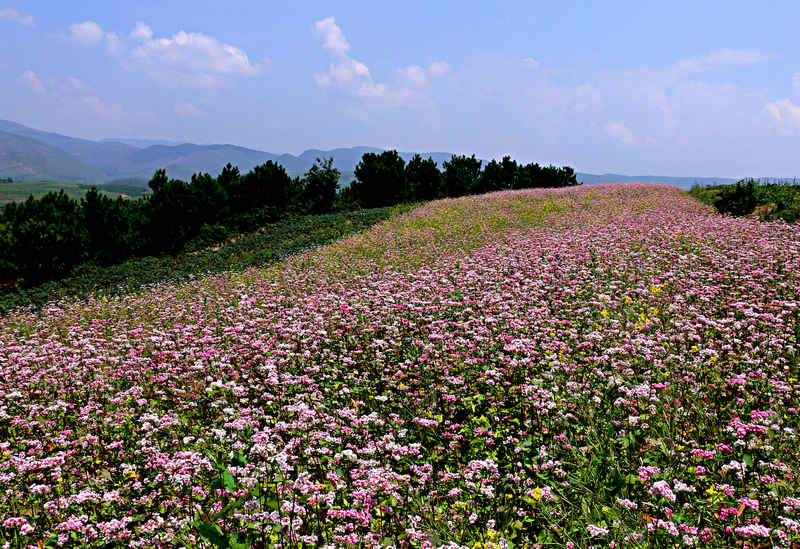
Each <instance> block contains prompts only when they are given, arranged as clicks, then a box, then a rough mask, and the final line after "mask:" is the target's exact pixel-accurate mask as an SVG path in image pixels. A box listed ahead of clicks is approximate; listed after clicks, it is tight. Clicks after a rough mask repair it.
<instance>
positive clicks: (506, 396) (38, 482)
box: [0, 185, 800, 549]
mask: <svg viewBox="0 0 800 549" xmlns="http://www.w3.org/2000/svg"><path fill="white" fill-rule="evenodd" d="M797 235H798V233H797V227H793V226H789V225H786V224H783V223H761V222H759V221H757V220H753V219H744V218H732V217H724V216H720V215H717V214H716V213H714V212H713V210H712V209H711V208H709V207H708V206H704V205H701V204H699V203H697V202H696V201H694V200H693V199H691V198H690V197H688V196H687V195H686V193H683V192H681V191H680V190H679V189H677V188H675V187H674V186H673V187H667V186H664V185H600V186H595V187H578V188H571V189H564V190H529V191H516V192H502V193H494V194H491V195H483V196H473V197H466V198H460V199H453V200H442V201H437V202H433V203H429V204H426V205H423V206H422V207H420V208H417V209H415V210H414V211H411V212H409V213H406V214H404V215H402V216H398V217H394V218H391V219H389V220H387V221H386V222H384V223H381V224H380V225H378V226H376V227H374V228H373V229H370V230H368V231H365V232H362V233H359V234H357V235H354V236H352V237H350V238H348V239H346V240H340V241H338V242H335V243H333V244H332V245H330V246H326V247H322V248H318V249H314V250H309V251H307V252H305V253H302V254H300V255H298V256H294V257H291V258H289V259H287V260H285V261H282V262H280V263H277V264H275V265H272V266H270V267H268V268H265V269H251V270H245V271H239V272H234V273H219V274H216V275H213V276H208V277H198V278H194V279H191V280H188V281H184V282H182V283H173V284H160V285H155V286H153V287H150V288H147V289H145V290H143V291H138V292H135V293H131V294H127V295H124V296H117V297H110V298H91V299H87V300H82V301H69V300H65V301H61V302H56V303H51V304H49V305H48V306H47V307H45V308H44V310H42V311H25V310H23V311H14V312H12V313H11V314H9V315H6V316H4V317H2V318H0V348H2V349H8V350H9V352H8V353H6V354H5V355H3V356H2V358H0V395H1V396H2V397H3V401H2V402H3V405H2V407H0V412H2V414H0V419H2V424H1V425H2V427H3V429H4V432H3V443H2V444H3V446H2V455H3V459H2V460H1V461H0V472H1V473H2V474H0V512H3V513H4V514H5V516H8V517H12V518H13V520H7V521H6V528H4V529H0V543H3V542H5V543H7V544H8V545H9V546H10V545H11V544H12V543H13V544H14V545H15V546H29V545H31V546H34V547H35V546H36V544H37V542H41V540H47V543H48V544H49V545H54V543H50V541H49V540H53V541H55V540H57V539H58V536H59V535H63V536H64V537H63V538H62V539H65V540H67V541H70V540H75V539H79V541H81V542H82V546H84V547H87V548H89V547H90V548H99V547H106V546H108V545H109V541H108V540H109V539H112V541H113V542H119V541H125V542H126V545H133V546H141V547H156V546H166V545H178V544H180V545H186V546H193V547H195V546H214V547H266V546H272V545H280V546H281V547H286V546H299V545H301V544H303V545H308V546H337V547H338V546H356V545H364V546H370V547H380V546H387V545H390V544H391V545H394V546H396V547H399V546H401V545H402V546H412V547H413V546H426V547H432V548H434V547H436V548H445V547H480V548H484V549H489V548H492V549H494V548H503V547H515V548H518V547H533V546H540V547H589V546H595V547H599V546H603V547H626V548H633V547H635V548H643V547H675V546H677V545H680V546H682V547H703V548H704V549H723V548H730V547H752V548H755V547H781V548H786V549H789V548H791V547H796V546H797V544H798V543H800V526H799V525H798V520H799V519H800V483H798V482H797V471H798V470H800V453H798V451H797V448H798V447H799V446H800V413H798V402H800V382H799V381H798V377H800V369H798V361H797V339H798V333H797V317H798V310H797V308H798V307H797V288H798V285H800V239H798V238H797ZM87 456H88V457H87ZM56 475H58V476H57V477H56ZM32 487H33V488H32ZM53 502H55V503H53ZM63 502H66V503H63ZM59 503H63V505H62V509H61V512H60V513H53V512H50V508H51V507H53V506H54V505H59ZM64 507H68V509H67V510H66V511H65V510H64V509H63V508H64ZM65 524H66V525H67V526H65ZM68 528H71V529H72V530H71V531H69V530H68ZM76 530H77V531H78V532H77V533H76ZM90 533H91V535H90ZM95 533H96V535H95ZM67 536H72V537H67ZM78 536H82V537H80V538H78ZM362 542H363V543H362Z"/></svg>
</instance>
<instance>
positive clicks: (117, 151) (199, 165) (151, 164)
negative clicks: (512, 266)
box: [0, 120, 736, 189]
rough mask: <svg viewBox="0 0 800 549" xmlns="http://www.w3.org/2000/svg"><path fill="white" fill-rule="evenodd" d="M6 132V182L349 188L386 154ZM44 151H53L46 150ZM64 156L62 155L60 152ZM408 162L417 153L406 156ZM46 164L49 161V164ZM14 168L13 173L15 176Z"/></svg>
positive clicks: (436, 155)
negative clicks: (232, 180)
mask: <svg viewBox="0 0 800 549" xmlns="http://www.w3.org/2000/svg"><path fill="white" fill-rule="evenodd" d="M0 132H5V133H6V135H15V136H18V137H24V138H26V139H28V140H29V141H20V140H16V141H15V144H14V145H13V146H12V145H11V141H13V140H10V139H9V138H8V137H6V138H4V139H2V140H0V159H1V160H2V162H0V177H3V176H10V177H17V178H37V179H40V178H44V179H54V180H65V179H70V178H74V179H75V180H76V181H81V182H90V183H105V182H108V181H111V180H115V179H120V178H126V179H130V178H132V179H136V180H140V181H148V180H149V179H150V177H152V175H153V173H154V172H155V171H156V170H158V169H161V168H164V169H165V170H166V171H167V175H169V177H173V178H177V179H189V178H191V176H192V174H194V173H198V172H207V173H210V174H212V175H216V174H218V173H219V172H220V171H221V170H222V168H223V167H224V166H225V165H226V164H227V163H229V162H230V163H231V164H233V165H235V166H238V167H239V170H240V171H241V172H242V173H245V172H247V171H249V170H251V169H252V168H253V167H254V166H257V165H259V164H263V163H264V162H266V161H268V160H272V161H273V162H277V163H279V164H281V165H282V166H283V167H284V168H286V171H287V172H288V173H289V174H290V175H292V176H295V175H301V174H303V173H305V172H306V171H307V170H308V169H309V168H311V166H313V165H314V162H315V160H316V159H317V158H322V157H330V156H332V157H333V158H334V166H335V167H336V168H337V169H339V170H340V171H341V172H342V181H343V183H347V182H349V181H351V180H352V179H353V178H354V175H353V171H354V170H355V167H356V165H357V164H358V162H359V161H360V160H361V157H362V156H363V155H364V154H365V153H368V152H373V153H379V152H381V151H383V150H384V149H380V148H376V147H365V146H360V147H347V148H337V149H331V150H320V149H309V150H306V151H304V152H303V153H301V154H299V155H293V154H288V153H283V154H276V153H270V152H266V151H259V150H256V149H249V148H247V147H241V146H238V145H227V144H225V145H223V144H220V145H196V144H194V143H176V142H172V141H166V140H150V139H127V138H126V139H122V138H121V139H116V140H109V139H104V140H101V141H91V140H88V139H80V138H75V137H69V136H66V135H61V134H57V133H52V132H45V131H41V130H36V129H33V128H29V127H27V126H23V125H22V124H18V123H16V122H12V121H9V120H0ZM40 145H44V146H46V147H49V148H47V149H43V148H42V147H41V146H40ZM57 151H59V152H57ZM399 154H400V156H401V157H402V158H403V159H404V160H406V161H408V160H410V159H411V158H412V157H413V156H414V154H417V153H413V152H400V153H399ZM419 154H421V155H422V156H423V157H424V158H427V157H428V156H430V157H431V158H433V160H434V161H436V162H437V163H438V164H439V166H440V167H441V166H442V164H443V163H444V162H445V161H446V160H449V159H450V157H451V155H452V153H449V152H431V153H427V152H425V153H419ZM45 158H46V159H47V160H46V161H45ZM12 168H13V170H12ZM577 175H578V180H579V181H582V182H583V183H585V184H595V183H616V182H625V181H652V182H657V183H666V184H670V185H677V186H680V187H683V188H687V189H688V188H690V187H691V186H692V185H694V184H695V183H697V184H701V185H708V184H714V183H732V182H734V181H736V179H733V178H726V177H672V176H658V175H647V176H628V175H621V174H601V175H596V174H588V173H580V172H579V173H578V174H577Z"/></svg>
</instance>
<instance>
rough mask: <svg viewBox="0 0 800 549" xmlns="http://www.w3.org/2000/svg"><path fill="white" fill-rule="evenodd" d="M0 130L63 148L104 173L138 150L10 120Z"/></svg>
mask: <svg viewBox="0 0 800 549" xmlns="http://www.w3.org/2000/svg"><path fill="white" fill-rule="evenodd" d="M0 131H2V132H6V133H11V134H14V135H21V136H24V137H29V138H31V139H34V140H36V141H38V142H40V143H44V144H45V145H50V146H51V147H56V148H58V149H61V150H62V151H64V152H66V153H68V154H69V155H71V156H73V157H75V158H77V159H78V160H80V161H81V162H82V163H84V164H86V165H87V166H91V167H92V168H93V169H95V170H97V171H98V172H99V173H100V174H102V175H114V174H115V173H116V172H115V170H117V166H120V165H123V164H124V163H125V159H126V158H127V156H128V155H129V154H130V153H132V152H134V151H135V150H136V148H135V147H132V146H130V145H125V144H122V143H107V142H102V141H90V140H88V139H79V138H75V137H68V136H66V135H61V134H57V133H51V132H44V131H41V130H35V129H33V128H28V127H27V126H23V125H22V124H17V123H16V122H11V121H9V120H0ZM43 175H47V174H43ZM150 175H152V174H150ZM95 177H99V176H95Z"/></svg>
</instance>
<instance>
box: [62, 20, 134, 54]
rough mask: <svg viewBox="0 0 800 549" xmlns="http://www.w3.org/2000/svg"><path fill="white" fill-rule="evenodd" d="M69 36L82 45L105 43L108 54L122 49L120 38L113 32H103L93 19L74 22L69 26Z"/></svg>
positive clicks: (116, 52)
mask: <svg viewBox="0 0 800 549" xmlns="http://www.w3.org/2000/svg"><path fill="white" fill-rule="evenodd" d="M69 38H70V40H72V41H73V42H75V43H76V44H80V45H82V46H97V45H100V44H105V48H106V51H107V52H108V53H109V55H116V54H118V53H119V52H120V51H121V49H122V40H121V39H120V37H119V35H118V34H117V33H115V32H105V31H103V28H102V27H101V26H100V25H98V24H97V23H95V22H94V21H84V22H83V23H74V24H72V25H70V26H69Z"/></svg>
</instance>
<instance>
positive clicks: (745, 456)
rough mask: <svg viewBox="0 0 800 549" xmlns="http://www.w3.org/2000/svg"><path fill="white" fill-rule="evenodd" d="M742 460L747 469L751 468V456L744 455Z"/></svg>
mask: <svg viewBox="0 0 800 549" xmlns="http://www.w3.org/2000/svg"><path fill="white" fill-rule="evenodd" d="M742 459H743V460H744V462H745V463H746V464H747V466H748V467H752V466H753V456H751V455H750V454H745V455H744V457H743V458H742Z"/></svg>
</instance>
